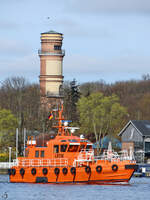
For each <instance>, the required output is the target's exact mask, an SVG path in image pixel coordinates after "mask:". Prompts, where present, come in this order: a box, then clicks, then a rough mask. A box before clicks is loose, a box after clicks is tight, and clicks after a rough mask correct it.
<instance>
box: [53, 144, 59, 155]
mask: <svg viewBox="0 0 150 200" xmlns="http://www.w3.org/2000/svg"><path fill="white" fill-rule="evenodd" d="M54 153H59V145H54Z"/></svg>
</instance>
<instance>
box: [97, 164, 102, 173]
mask: <svg viewBox="0 0 150 200" xmlns="http://www.w3.org/2000/svg"><path fill="white" fill-rule="evenodd" d="M96 171H97V172H98V173H100V172H101V171H102V166H100V165H98V166H97V167H96Z"/></svg>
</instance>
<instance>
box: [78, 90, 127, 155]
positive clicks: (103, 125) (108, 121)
mask: <svg viewBox="0 0 150 200" xmlns="http://www.w3.org/2000/svg"><path fill="white" fill-rule="evenodd" d="M77 108H78V111H79V114H80V126H81V131H83V132H84V133H86V134H88V133H89V132H91V133H92V132H94V134H95V139H96V144H97V151H98V152H99V149H100V142H101V139H102V138H103V137H104V136H105V135H107V134H110V135H115V134H117V133H118V132H116V131H117V130H118V129H119V128H120V127H119V126H121V124H122V123H123V122H124V119H125V116H126V115H127V111H126V108H125V107H123V106H121V105H120V103H119V98H118V97H117V96H116V95H112V96H104V95H103V94H102V93H93V94H91V95H90V96H88V97H82V98H81V99H80V100H79V101H78V107H77Z"/></svg>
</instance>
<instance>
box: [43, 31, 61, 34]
mask: <svg viewBox="0 0 150 200" xmlns="http://www.w3.org/2000/svg"><path fill="white" fill-rule="evenodd" d="M41 34H61V35H62V33H58V32H56V31H53V30H50V31H47V32H44V33H41Z"/></svg>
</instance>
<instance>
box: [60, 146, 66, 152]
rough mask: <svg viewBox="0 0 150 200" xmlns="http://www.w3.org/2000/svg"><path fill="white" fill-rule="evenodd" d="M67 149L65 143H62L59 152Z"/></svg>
mask: <svg viewBox="0 0 150 200" xmlns="http://www.w3.org/2000/svg"><path fill="white" fill-rule="evenodd" d="M66 149H67V145H66V144H62V145H61V152H65V151H66Z"/></svg>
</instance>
